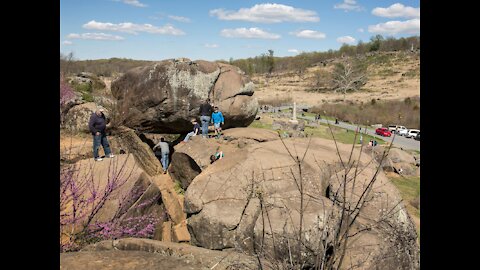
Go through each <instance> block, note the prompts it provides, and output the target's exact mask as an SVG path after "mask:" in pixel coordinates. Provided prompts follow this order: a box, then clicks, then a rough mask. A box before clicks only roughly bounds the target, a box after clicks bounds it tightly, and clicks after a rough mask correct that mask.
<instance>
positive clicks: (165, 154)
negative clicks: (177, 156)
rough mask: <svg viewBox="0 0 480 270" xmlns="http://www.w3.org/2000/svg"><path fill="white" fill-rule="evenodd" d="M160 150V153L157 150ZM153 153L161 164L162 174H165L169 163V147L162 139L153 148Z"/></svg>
mask: <svg viewBox="0 0 480 270" xmlns="http://www.w3.org/2000/svg"><path fill="white" fill-rule="evenodd" d="M158 148H160V151H158V150H157V149H158ZM153 151H155V155H156V156H160V161H161V162H162V167H163V173H164V174H166V173H167V169H168V163H169V155H170V146H169V145H168V143H167V142H166V141H165V139H164V138H163V137H162V138H160V141H159V142H158V143H157V144H156V145H155V146H154V147H153Z"/></svg>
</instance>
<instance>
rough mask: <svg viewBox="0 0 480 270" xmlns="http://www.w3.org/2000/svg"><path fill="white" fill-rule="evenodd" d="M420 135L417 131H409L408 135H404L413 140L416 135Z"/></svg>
mask: <svg viewBox="0 0 480 270" xmlns="http://www.w3.org/2000/svg"><path fill="white" fill-rule="evenodd" d="M418 133H420V130H418V129H409V130H408V133H407V134H406V135H405V137H406V138H415V136H417V134H418Z"/></svg>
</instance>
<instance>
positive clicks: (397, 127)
mask: <svg viewBox="0 0 480 270" xmlns="http://www.w3.org/2000/svg"><path fill="white" fill-rule="evenodd" d="M388 130H390V132H392V133H393V132H395V131H397V132H398V131H400V130H407V128H406V127H404V126H399V125H390V126H388Z"/></svg>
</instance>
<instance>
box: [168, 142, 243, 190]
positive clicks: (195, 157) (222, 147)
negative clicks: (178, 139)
mask: <svg viewBox="0 0 480 270" xmlns="http://www.w3.org/2000/svg"><path fill="white" fill-rule="evenodd" d="M236 150H238V148H237V147H236V146H235V145H234V144H222V141H219V140H214V139H204V138H202V137H201V136H193V137H191V138H190V140H189V141H188V142H187V143H180V144H177V145H176V146H175V152H174V153H173V155H172V162H171V163H170V166H169V169H168V171H169V173H170V175H171V176H172V178H173V179H174V180H175V181H178V182H179V183H180V184H181V185H182V188H183V189H184V190H186V189H187V188H188V186H189V185H190V183H191V182H192V180H193V179H194V178H195V177H196V176H197V175H199V174H200V173H201V172H202V171H203V170H205V169H206V168H207V167H208V166H209V165H210V162H211V161H210V156H211V155H213V154H215V153H216V152H217V151H222V152H223V154H224V156H229V157H230V156H235V155H236V153H237V151H236Z"/></svg>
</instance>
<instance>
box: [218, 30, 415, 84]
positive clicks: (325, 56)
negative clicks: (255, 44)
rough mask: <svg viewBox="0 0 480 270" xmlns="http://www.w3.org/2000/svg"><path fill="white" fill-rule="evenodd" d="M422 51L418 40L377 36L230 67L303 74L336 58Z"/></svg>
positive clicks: (253, 71) (270, 54) (264, 56)
mask: <svg viewBox="0 0 480 270" xmlns="http://www.w3.org/2000/svg"><path fill="white" fill-rule="evenodd" d="M419 49H420V37H419V36H412V37H407V38H403V37H402V38H398V39H396V38H394V37H388V38H384V37H383V36H382V35H376V36H373V37H371V38H370V41H369V42H363V41H361V40H360V41H359V42H358V43H357V45H348V44H343V45H342V46H341V47H340V48H339V49H338V50H331V49H330V50H328V51H325V52H317V51H314V52H302V53H300V54H298V55H296V56H287V57H274V56H273V50H269V51H268V53H264V54H261V55H260V56H256V57H250V58H247V59H236V60H233V59H232V58H230V61H229V63H230V64H232V65H234V66H237V67H239V68H240V69H241V70H243V71H244V72H245V73H246V74H248V75H253V74H265V73H271V72H273V71H277V72H278V71H295V72H299V73H303V72H304V71H305V69H306V68H307V67H310V66H312V65H314V64H321V63H322V62H325V61H327V60H329V59H333V58H338V57H346V56H355V55H362V54H366V53H369V52H392V51H409V50H414V51H416V50H419ZM223 62H225V61H223Z"/></svg>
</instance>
